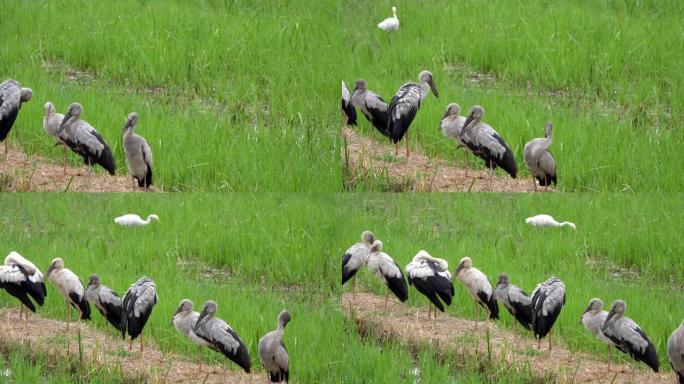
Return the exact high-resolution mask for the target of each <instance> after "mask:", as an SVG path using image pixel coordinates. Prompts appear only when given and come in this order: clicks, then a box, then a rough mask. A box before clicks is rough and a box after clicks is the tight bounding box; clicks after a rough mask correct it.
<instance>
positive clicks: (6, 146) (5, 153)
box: [5, 137, 8, 157]
mask: <svg viewBox="0 0 684 384" xmlns="http://www.w3.org/2000/svg"><path fill="white" fill-rule="evenodd" d="M7 139H8V138H7V137H5V157H7Z"/></svg>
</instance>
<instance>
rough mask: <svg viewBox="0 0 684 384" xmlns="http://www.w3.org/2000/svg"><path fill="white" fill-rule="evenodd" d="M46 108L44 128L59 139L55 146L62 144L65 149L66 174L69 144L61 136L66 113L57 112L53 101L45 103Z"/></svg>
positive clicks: (48, 133)
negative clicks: (60, 132)
mask: <svg viewBox="0 0 684 384" xmlns="http://www.w3.org/2000/svg"><path fill="white" fill-rule="evenodd" d="M44 109H45V117H43V129H44V130H45V133H46V134H47V135H48V136H52V137H54V138H55V140H56V141H57V142H56V143H55V146H58V145H61V146H62V149H64V168H63V173H64V174H66V164H67V148H68V146H67V145H66V143H65V142H64V140H62V138H61V137H59V127H60V125H62V120H64V115H63V114H61V113H57V112H56V110H55V106H54V104H52V103H51V102H49V101H48V102H47V103H45V106H44Z"/></svg>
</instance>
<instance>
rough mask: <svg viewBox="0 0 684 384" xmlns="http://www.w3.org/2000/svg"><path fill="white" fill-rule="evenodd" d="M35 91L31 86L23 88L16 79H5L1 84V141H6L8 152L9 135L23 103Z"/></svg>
mask: <svg viewBox="0 0 684 384" xmlns="http://www.w3.org/2000/svg"><path fill="white" fill-rule="evenodd" d="M32 95H33V92H32V91H31V89H30V88H22V87H21V84H19V82H18V81H16V80H11V79H10V80H5V81H3V82H2V83H1V84H0V143H1V142H3V141H4V142H5V153H7V141H6V139H7V135H8V134H9V132H10V130H11V129H12V126H13V125H14V122H15V120H16V119H17V115H18V114H19V109H21V105H22V104H23V103H25V102H27V101H29V100H31V96H32Z"/></svg>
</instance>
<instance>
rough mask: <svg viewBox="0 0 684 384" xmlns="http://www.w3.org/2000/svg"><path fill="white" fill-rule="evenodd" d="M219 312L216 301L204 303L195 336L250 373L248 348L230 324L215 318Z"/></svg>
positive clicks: (196, 325)
mask: <svg viewBox="0 0 684 384" xmlns="http://www.w3.org/2000/svg"><path fill="white" fill-rule="evenodd" d="M217 310H218V304H216V302H215V301H213V300H209V301H207V302H206V303H204V308H202V312H201V313H200V315H199V318H198V319H197V322H196V323H195V328H194V329H195V334H197V336H199V337H200V338H202V339H203V340H205V341H206V342H208V343H209V344H211V345H212V346H213V349H214V350H216V351H219V352H221V353H223V355H224V356H226V357H227V358H229V359H230V360H231V361H233V362H234V363H235V364H237V365H239V366H240V367H241V368H242V369H243V370H244V371H245V372H247V373H249V371H250V368H251V363H250V360H249V352H248V351H247V346H246V345H245V343H243V342H242V339H240V336H238V334H237V333H236V332H235V331H234V330H233V328H231V327H230V326H229V325H228V323H226V322H225V321H223V320H221V319H219V318H218V317H215V315H216V311H217Z"/></svg>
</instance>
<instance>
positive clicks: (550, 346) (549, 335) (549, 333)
mask: <svg viewBox="0 0 684 384" xmlns="http://www.w3.org/2000/svg"><path fill="white" fill-rule="evenodd" d="M550 350H551V331H549V351H550Z"/></svg>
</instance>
